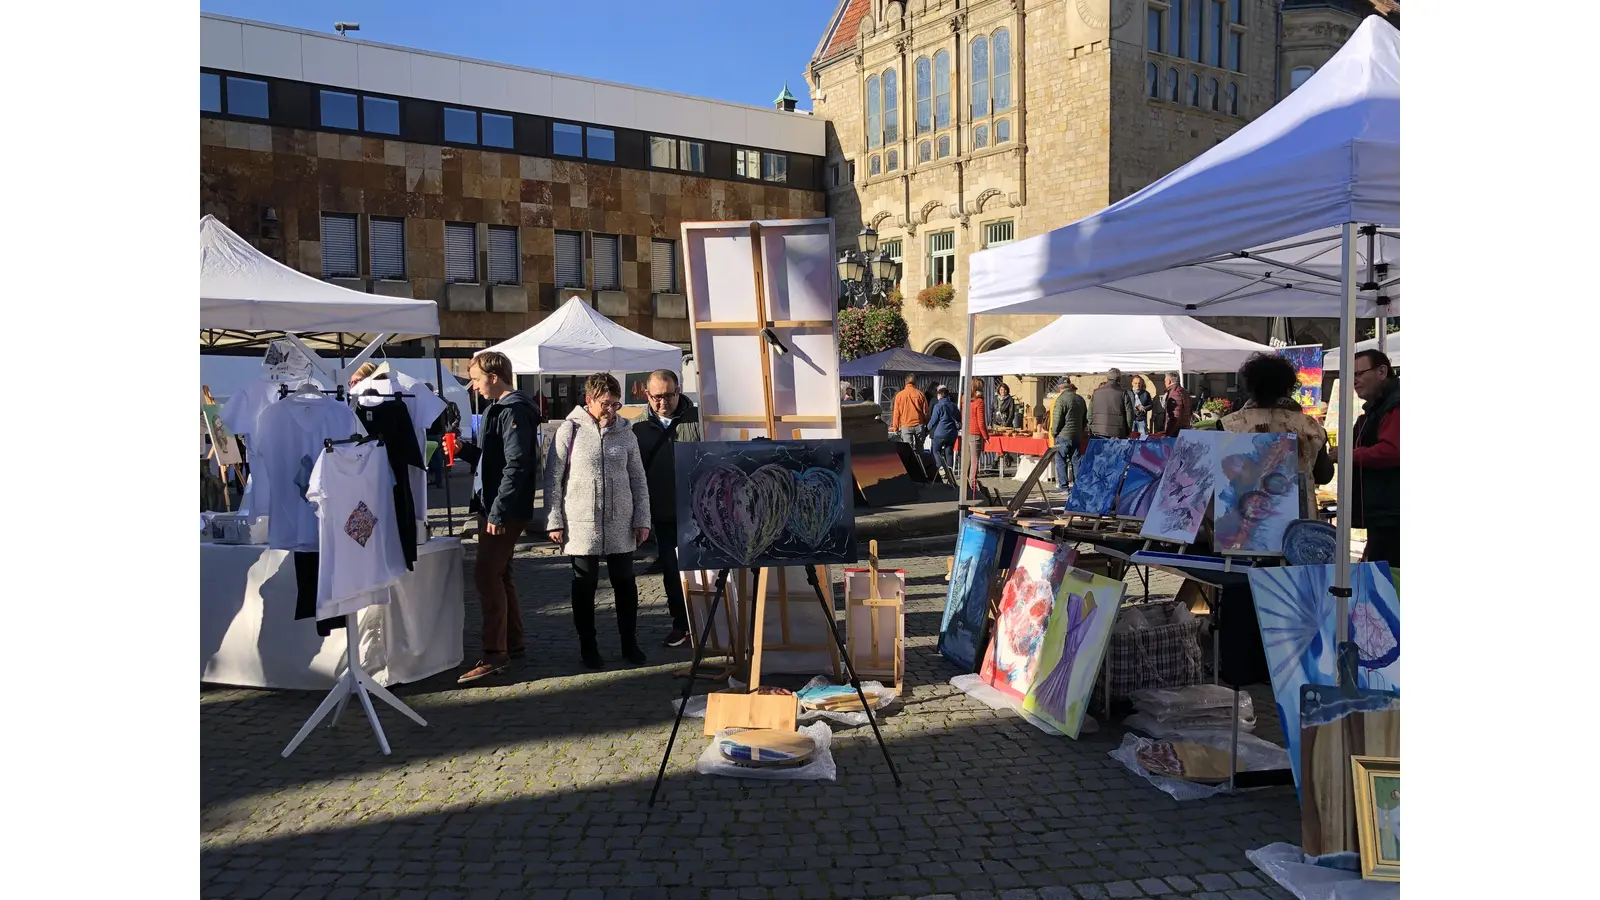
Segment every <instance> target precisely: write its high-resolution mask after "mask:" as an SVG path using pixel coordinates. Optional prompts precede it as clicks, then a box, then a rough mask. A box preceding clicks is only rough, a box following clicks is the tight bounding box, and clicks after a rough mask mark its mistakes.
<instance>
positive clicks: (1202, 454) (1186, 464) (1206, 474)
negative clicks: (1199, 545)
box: [1139, 431, 1231, 544]
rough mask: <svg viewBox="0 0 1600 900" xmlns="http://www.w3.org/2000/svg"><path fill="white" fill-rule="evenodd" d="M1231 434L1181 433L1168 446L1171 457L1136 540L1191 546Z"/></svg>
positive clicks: (1212, 491) (1203, 516)
mask: <svg viewBox="0 0 1600 900" xmlns="http://www.w3.org/2000/svg"><path fill="white" fill-rule="evenodd" d="M1229 437H1231V435H1229V434H1227V433H1224V432H1217V431H1182V432H1179V433H1178V437H1177V441H1176V442H1175V443H1174V444H1173V445H1172V456H1171V458H1170V459H1169V460H1167V466H1166V468H1165V469H1163V470H1162V471H1161V481H1160V482H1158V483H1157V484H1156V494H1155V497H1154V498H1153V499H1152V500H1151V503H1150V511H1149V514H1148V515H1146V516H1145V520H1144V527H1143V528H1141V529H1139V536H1140V537H1147V538H1155V539H1156V540H1161V541H1172V542H1173V543H1177V544H1191V543H1194V539H1195V535H1197V534H1199V533H1200V523H1201V522H1203V521H1205V517H1206V512H1207V511H1208V510H1209V509H1210V508H1211V497H1212V495H1213V494H1215V493H1216V485H1217V478H1218V477H1219V475H1220V467H1219V464H1218V463H1219V460H1220V452H1219V451H1220V450H1221V448H1222V444H1223V441H1225V440H1226V439H1227V438H1229Z"/></svg>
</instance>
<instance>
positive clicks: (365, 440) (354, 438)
mask: <svg viewBox="0 0 1600 900" xmlns="http://www.w3.org/2000/svg"><path fill="white" fill-rule="evenodd" d="M339 444H377V445H379V446H382V445H383V438H377V437H363V436H361V435H359V434H352V435H350V436H349V437H347V438H341V439H339V440H334V439H333V438H323V439H322V452H323V453H332V452H333V448H334V447H335V446H337V445H339Z"/></svg>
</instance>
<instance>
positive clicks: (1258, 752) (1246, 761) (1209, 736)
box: [1107, 730, 1289, 800]
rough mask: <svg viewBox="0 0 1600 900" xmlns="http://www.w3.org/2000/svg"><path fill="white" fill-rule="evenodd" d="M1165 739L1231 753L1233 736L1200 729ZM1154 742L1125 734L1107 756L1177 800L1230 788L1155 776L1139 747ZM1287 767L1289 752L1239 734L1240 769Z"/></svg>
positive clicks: (1201, 797) (1200, 796) (1250, 735)
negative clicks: (1144, 763) (1140, 754)
mask: <svg viewBox="0 0 1600 900" xmlns="http://www.w3.org/2000/svg"><path fill="white" fill-rule="evenodd" d="M1165 739H1166V740H1170V741H1174V742H1177V741H1182V742H1185V743H1190V744H1200V745H1202V746H1206V747H1215V748H1216V749H1218V750H1230V752H1231V744H1232V741H1233V735H1232V733H1231V732H1228V731H1211V730H1205V731H1200V730H1196V731H1189V732H1183V733H1179V734H1173V735H1171V736H1169V737H1166V738H1165ZM1153 743H1155V742H1154V741H1152V740H1150V739H1149V738H1142V737H1140V736H1138V735H1136V734H1125V735H1123V736H1122V746H1120V747H1118V748H1117V749H1115V750H1113V751H1111V752H1110V753H1109V754H1107V755H1108V756H1110V757H1111V758H1112V759H1114V760H1116V761H1117V762H1120V763H1122V764H1123V765H1124V766H1126V767H1127V768H1128V770H1129V771H1131V772H1133V773H1134V774H1135V775H1138V776H1139V777H1140V778H1143V779H1144V780H1145V781H1148V782H1150V783H1151V784H1153V785H1155V786H1156V787H1157V788H1159V789H1160V790H1161V791H1162V792H1163V793H1165V794H1167V795H1168V796H1170V797H1172V798H1173V799H1174V800H1201V799H1204V798H1206V797H1214V796H1216V795H1217V794H1220V793H1222V792H1223V791H1225V790H1227V785H1226V784H1221V785H1209V784H1196V783H1194V782H1192V781H1184V780H1182V779H1178V778H1165V777H1163V776H1160V775H1152V774H1150V773H1149V772H1147V771H1145V768H1144V766H1142V765H1140V764H1139V757H1138V754H1139V750H1140V749H1141V748H1143V747H1148V746H1150V745H1151V744H1153ZM1287 768H1289V751H1287V750H1285V749H1283V748H1282V747H1279V746H1278V745H1277V744H1273V743H1269V742H1267V741H1264V740H1262V739H1261V738H1258V737H1256V736H1255V735H1252V734H1241V735H1239V766H1238V769H1237V770H1238V771H1241V772H1264V771H1269V770H1272V769H1287ZM1226 770H1227V766H1226V765H1224V766H1223V771H1226ZM1253 790H1260V788H1254V789H1253Z"/></svg>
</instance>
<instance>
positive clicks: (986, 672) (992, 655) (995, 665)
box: [978, 538, 1078, 700]
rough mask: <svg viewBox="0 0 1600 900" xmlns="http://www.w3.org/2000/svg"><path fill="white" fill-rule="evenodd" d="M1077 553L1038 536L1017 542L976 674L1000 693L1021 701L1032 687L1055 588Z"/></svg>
mask: <svg viewBox="0 0 1600 900" xmlns="http://www.w3.org/2000/svg"><path fill="white" fill-rule="evenodd" d="M1077 556H1078V552H1077V550H1075V549H1073V548H1072V547H1071V546H1070V545H1067V544H1055V543H1051V542H1050V541H1043V540H1039V539H1038V538H1022V539H1021V540H1019V541H1018V542H1017V549H1016V554H1015V555H1014V556H1013V557H1012V560H1011V575H1010V576H1009V577H1008V578H1006V583H1005V587H1004V588H1002V589H1001V594H1000V603H999V610H998V613H997V615H996V617H995V622H994V632H993V634H991V635H990V637H989V648H988V652H987V653H986V654H984V658H983V668H982V669H981V670H980V671H979V673H978V674H979V676H980V677H981V678H982V679H983V680H984V682H986V683H987V684H989V685H991V686H993V687H994V688H996V689H998V690H999V691H1000V692H1001V693H1003V694H1007V695H1009V696H1011V697H1013V698H1015V699H1017V700H1022V699H1023V698H1024V697H1026V696H1027V694H1028V688H1030V687H1032V686H1033V679H1034V675H1035V673H1036V672H1037V670H1038V666H1039V651H1040V649H1041V648H1042V647H1043V645H1044V632H1045V625H1046V624H1047V623H1048V622H1049V621H1050V613H1051V611H1052V610H1053V609H1055V604H1056V592H1057V591H1058V590H1060V588H1061V578H1062V576H1063V575H1064V574H1065V573H1066V571H1067V568H1068V567H1069V566H1071V565H1072V563H1073V562H1074V561H1075V560H1076V559H1077Z"/></svg>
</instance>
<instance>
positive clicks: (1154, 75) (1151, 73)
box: [1144, 62, 1161, 100]
mask: <svg viewBox="0 0 1600 900" xmlns="http://www.w3.org/2000/svg"><path fill="white" fill-rule="evenodd" d="M1144 83H1145V91H1146V92H1147V93H1148V94H1149V95H1150V99H1151V100H1160V99H1161V67H1160V66H1158V65H1156V64H1155V63H1153V62H1152V63H1145V64H1144Z"/></svg>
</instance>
